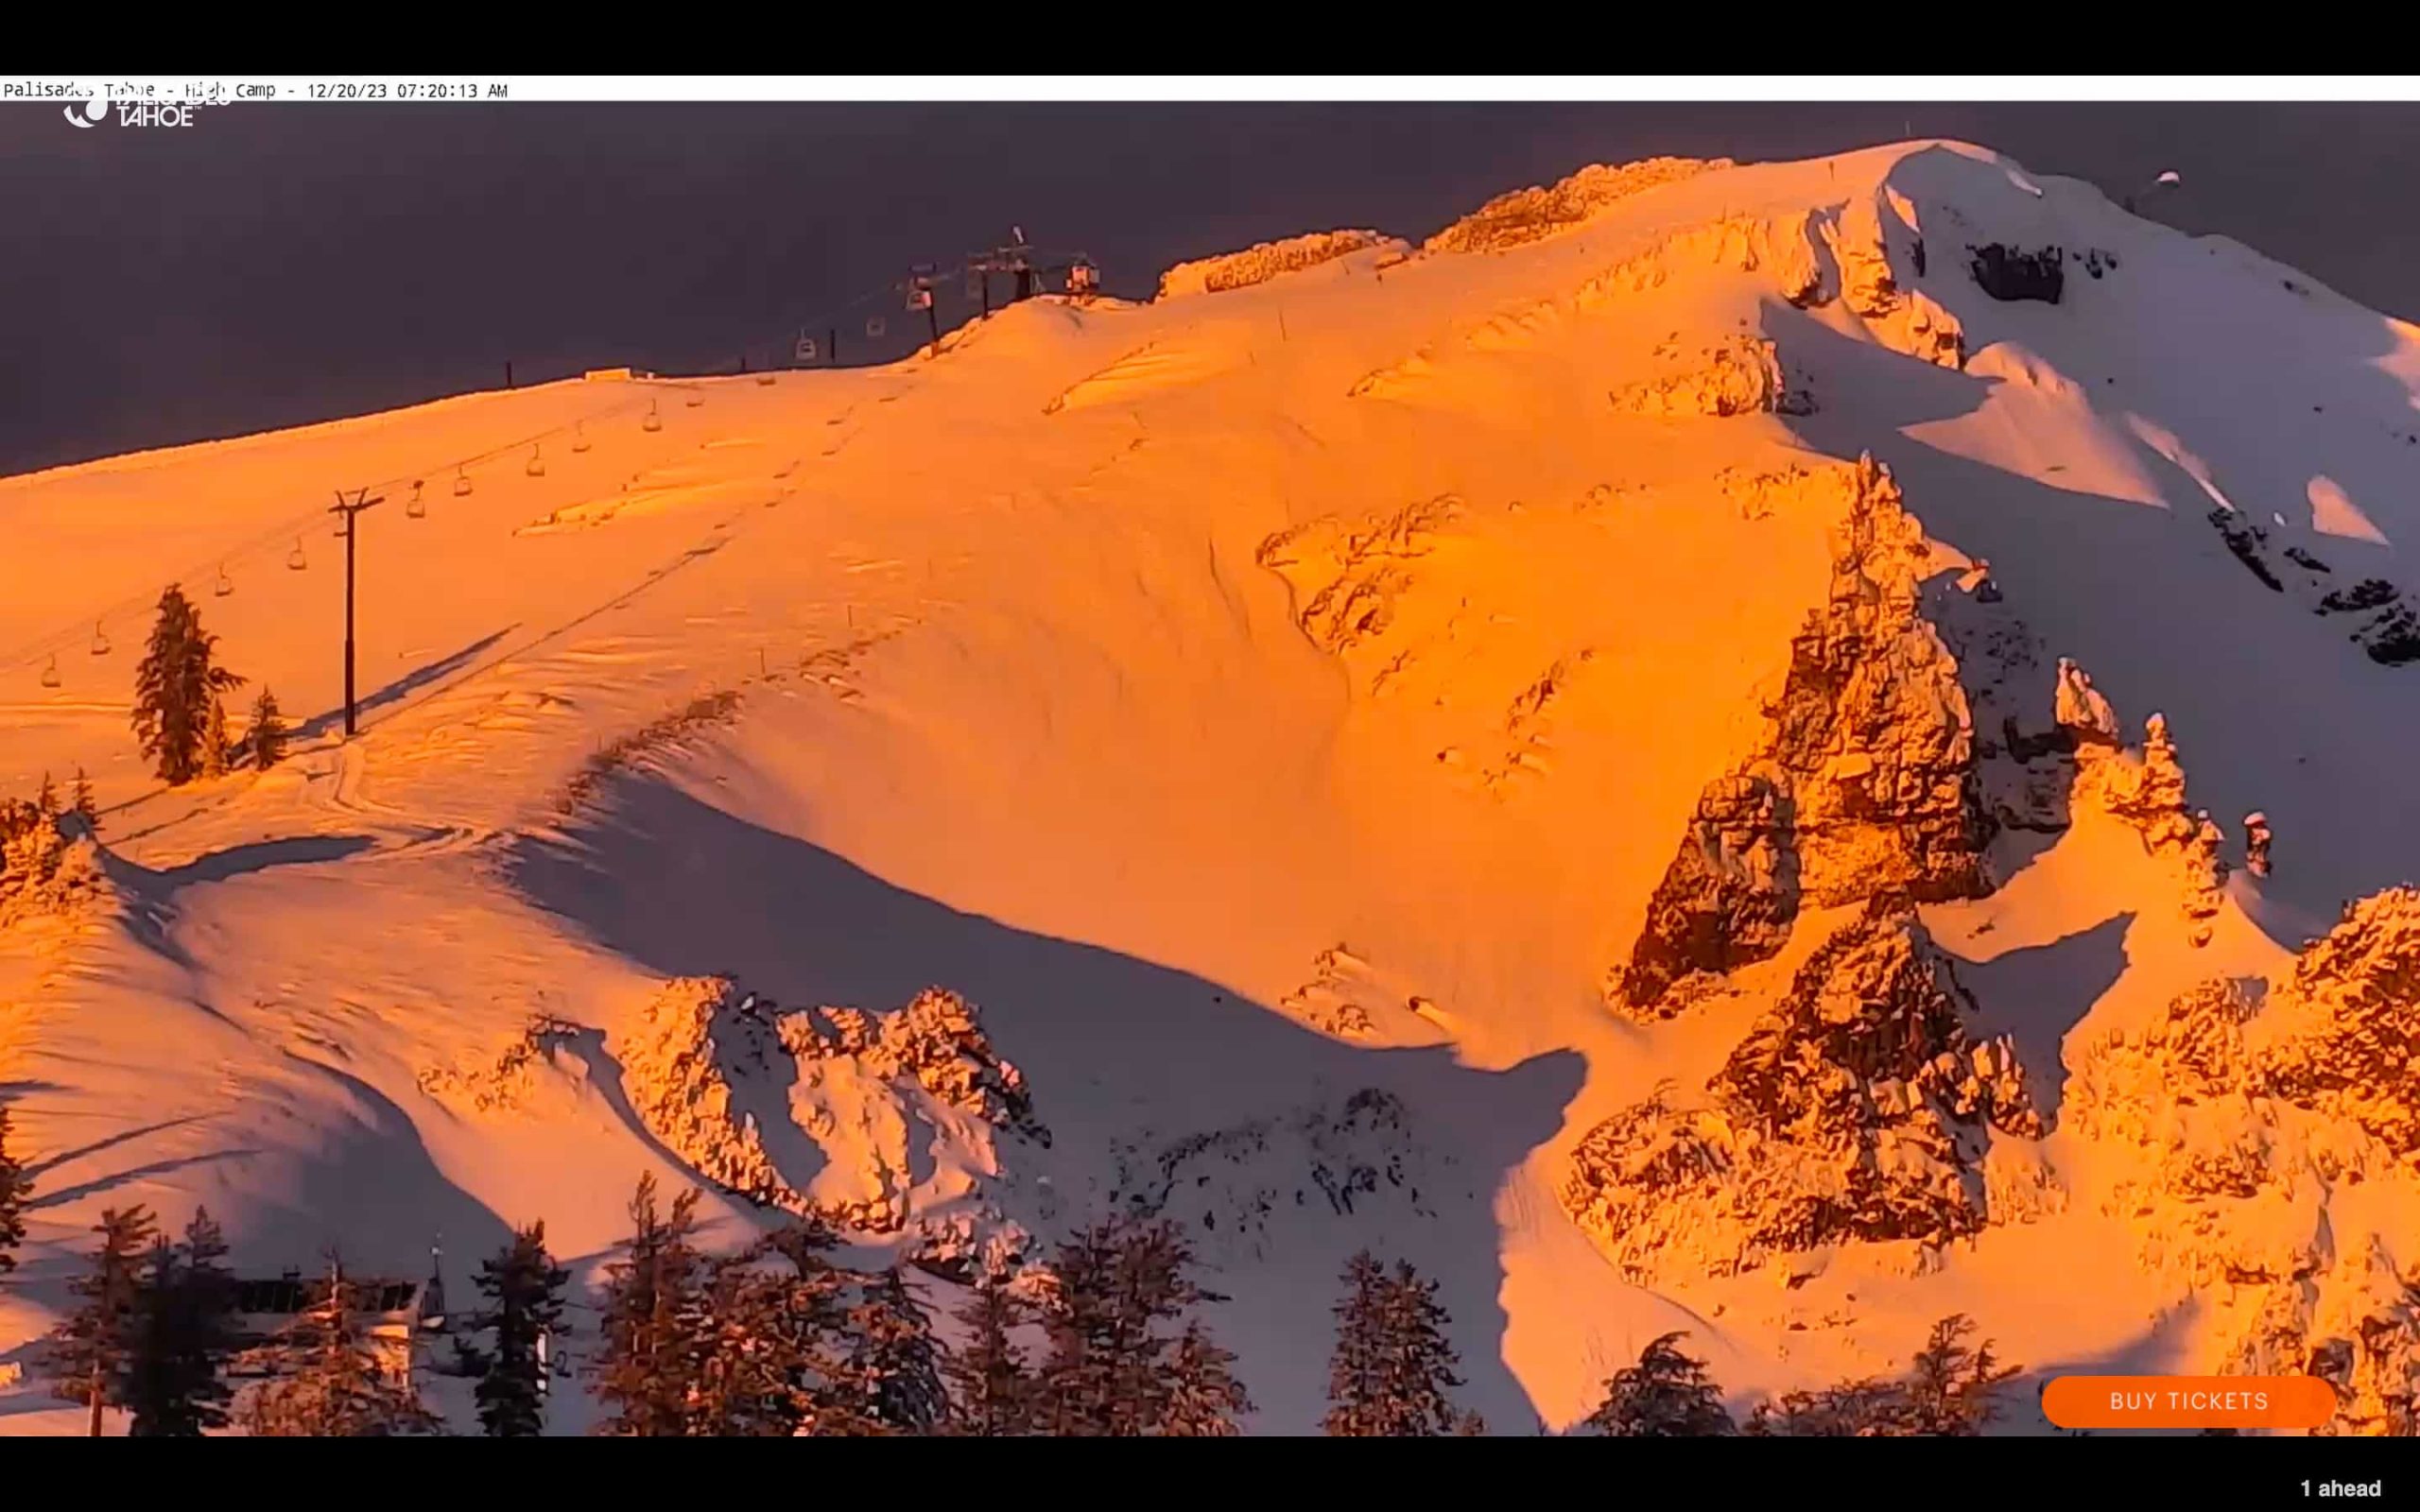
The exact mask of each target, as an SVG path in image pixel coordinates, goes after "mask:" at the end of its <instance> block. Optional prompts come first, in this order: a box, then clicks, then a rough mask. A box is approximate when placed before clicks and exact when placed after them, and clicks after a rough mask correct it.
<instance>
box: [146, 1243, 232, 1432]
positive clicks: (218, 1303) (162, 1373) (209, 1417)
mask: <svg viewBox="0 0 2420 1512" xmlns="http://www.w3.org/2000/svg"><path fill="white" fill-rule="evenodd" d="M226 1258H227V1241H226V1238H225V1237H224V1235H222V1234H221V1233H220V1231H219V1229H218V1225H217V1224H216V1223H215V1222H213V1221H212V1219H211V1216H210V1210H209V1209H207V1208H199V1209H196V1210H195V1211H194V1215H193V1218H192V1220H191V1221H190V1222H188V1223H187V1224H186V1225H185V1232H184V1239H183V1241H182V1243H181V1244H178V1245H175V1246H171V1245H170V1244H169V1243H168V1241H167V1237H166V1236H165V1235H162V1236H160V1238H159V1239H158V1240H157V1241H156V1242H155V1243H154V1244H153V1246H152V1249H151V1255H150V1261H149V1264H148V1267H147V1269H146V1271H145V1274H144V1277H143V1295H142V1300H141V1321H140V1328H139V1333H138V1342H137V1346H136V1349H135V1359H134V1364H133V1368H132V1383H131V1388H130V1403H129V1410H130V1412H131V1413H132V1415H133V1421H132V1423H131V1424H130V1426H129V1428H128V1430H127V1431H128V1433H129V1434H130V1435H132V1436H134V1437H137V1438H198V1437H199V1436H201V1435H202V1433H203V1432H204V1430H207V1429H211V1428H223V1427H225V1426H226V1425H227V1422H228V1413H227V1403H228V1400H229V1397H230V1395H231V1393H230V1392H229V1390H228V1386H227V1382H226V1379H225V1376H224V1371H225V1369H226V1365H227V1361H228V1359H229V1358H230V1357H231V1356H232V1355H233V1353H234V1349H235V1342H236V1341H235V1335H234V1328H233V1315H234V1311H235V1281H234V1278H233V1276H231V1275H229V1274H228V1271H227V1267H226V1264H225V1261H226Z"/></svg>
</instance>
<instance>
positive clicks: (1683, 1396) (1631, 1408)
mask: <svg viewBox="0 0 2420 1512" xmlns="http://www.w3.org/2000/svg"><path fill="white" fill-rule="evenodd" d="M1974 1332H1975V1324H1974V1320H1973V1319H1971V1318H1969V1317H1967V1316H1966V1315H1965V1314H1962V1313H1953V1314H1950V1315H1949V1316H1947V1317H1945V1318H1943V1319H1942V1320H1941V1321H1940V1322H1938V1323H1936V1324H1934V1325H1933V1327H1932V1332H1931V1334H1930V1336H1929V1337H1927V1340H1926V1341H1925V1347H1924V1349H1921V1350H1919V1351H1918V1352H1917V1354H1916V1357H1915V1360H1914V1362H1913V1365H1912V1366H1911V1367H1910V1370H1909V1372H1908V1374H1906V1375H1905V1376H1896V1377H1893V1376H1876V1377H1870V1378H1867V1379H1864V1380H1859V1381H1846V1382H1841V1383H1839V1384H1837V1385H1830V1386H1825V1387H1824V1388H1822V1389H1820V1390H1816V1391H1792V1392H1788V1393H1785V1394H1784V1395H1782V1396H1780V1397H1777V1398H1774V1399H1773V1400H1770V1401H1765V1402H1762V1403H1759V1404H1758V1405H1757V1407H1756V1409H1755V1412H1754V1413H1752V1414H1750V1415H1749V1417H1748V1421H1747V1423H1746V1425H1745V1426H1744V1427H1742V1426H1741V1425H1739V1424H1737V1423H1735V1422H1734V1421H1733V1419H1732V1417H1731V1415H1730V1413H1729V1412H1728V1411H1726V1410H1725V1409H1724V1407H1723V1404H1722V1390H1721V1388H1720V1386H1718V1385H1716V1384H1715V1383H1714V1382H1713V1381H1712V1380H1711V1379H1710V1378H1709V1377H1708V1376H1707V1375H1706V1373H1705V1362H1704V1361H1703V1360H1693V1359H1691V1358H1689V1357H1688V1356H1687V1355H1686V1354H1684V1353H1683V1352H1682V1351H1681V1349H1680V1348H1679V1345H1680V1340H1681V1337H1682V1335H1680V1334H1678V1333H1667V1334H1665V1335H1664V1336H1663V1337H1661V1338H1659V1339H1656V1340H1654V1341H1653V1342H1652V1343H1651V1344H1649V1345H1648V1346H1647V1348H1646V1349H1643V1350H1641V1351H1640V1353H1639V1357H1638V1364H1636V1365H1635V1366H1625V1367H1623V1368H1622V1369H1620V1370H1617V1371H1616V1372H1614V1374H1613V1377H1612V1378H1611V1379H1610V1380H1608V1381H1607V1382H1606V1383H1605V1400H1603V1402H1601V1403H1600V1404H1599V1406H1598V1408H1597V1410H1596V1411H1595V1412H1593V1413H1591V1414H1590V1415H1589V1417H1588V1426H1589V1427H1590V1428H1592V1429H1594V1430H1595V1431H1596V1432H1598V1433H1599V1434H1603V1435H1608V1436H1612V1437H1626V1438H1651V1437H1662V1438H1676V1437H1693V1438H1703V1437H1716V1436H1723V1435H1731V1434H1739V1433H1744V1434H1748V1435H1755V1436H1758V1437H1777V1438H1922V1437H1957V1438H1964V1437H1972V1436H1974V1435H1978V1434H1980V1433H1981V1432H1982V1431H1983V1425H1984V1424H1986V1423H1988V1422H1989V1421H1991V1419H1992V1417H1994V1415H1995V1413H1996V1412H1997V1396H1998V1393H1999V1390H2000V1387H2001V1385H2002V1384H2003V1383H2006V1382H2007V1380H2008V1379H2009V1378H2010V1377H2011V1376H2014V1375H2015V1374H2016V1372H2017V1367H2016V1366H2010V1365H2003V1364H2001V1363H2000V1362H1999V1360H1998V1359H1997V1357H1996V1356H1995V1355H1994V1353H1993V1351H1992V1346H1991V1343H1990V1341H1989V1340H1986V1341H1984V1342H1983V1343H1982V1344H1979V1345H1975V1346H1971V1347H1970V1346H1969V1345H1968V1343H1967V1340H1968V1339H1969V1338H1970V1337H1971V1336H1972V1335H1973V1334H1974Z"/></svg>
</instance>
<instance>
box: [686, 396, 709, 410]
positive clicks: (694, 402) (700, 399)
mask: <svg viewBox="0 0 2420 1512" xmlns="http://www.w3.org/2000/svg"><path fill="white" fill-rule="evenodd" d="M705 402H706V396H705V395H703V394H691V395H690V396H689V397H688V398H686V399H684V400H683V401H682V403H683V404H686V405H688V406H689V407H690V408H691V409H695V408H697V407H698V406H699V405H700V404H704V403H705Z"/></svg>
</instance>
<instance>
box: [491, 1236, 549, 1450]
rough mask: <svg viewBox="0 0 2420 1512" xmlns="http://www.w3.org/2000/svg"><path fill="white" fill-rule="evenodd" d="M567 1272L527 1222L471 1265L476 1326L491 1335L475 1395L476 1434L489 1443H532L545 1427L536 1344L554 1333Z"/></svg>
mask: <svg viewBox="0 0 2420 1512" xmlns="http://www.w3.org/2000/svg"><path fill="white" fill-rule="evenodd" d="M570 1281H571V1272H570V1271H569V1270H567V1269H565V1268H564V1267H562V1266H561V1265H558V1264H556V1263H555V1258H554V1256H552V1255H550V1254H548V1253H547V1252H546V1226H545V1225H544V1223H533V1224H531V1225H530V1226H529V1227H528V1228H527V1229H521V1230H520V1231H518V1232H516V1233H515V1234H514V1235H513V1236H512V1242H511V1243H510V1244H508V1245H506V1246H504V1247H503V1248H502V1249H500V1250H498V1251H497V1252H496V1253H495V1255H494V1257H493V1258H492V1259H490V1260H488V1261H486V1262H484V1263H481V1265H480V1266H479V1278H478V1285H479V1293H480V1295H481V1296H483V1297H486V1298H487V1301H488V1306H487V1310H486V1311H485V1312H483V1313H481V1314H479V1316H478V1319H477V1326H478V1327H480V1328H481V1329H484V1330H487V1331H488V1332H491V1333H493V1335H494V1345H495V1348H494V1350H493V1353H491V1354H490V1355H489V1356H488V1366H487V1373H486V1374H485V1375H483V1376H481V1377H480V1379H479V1383H478V1386H477V1387H476V1389H475V1396H476V1397H477V1399H478V1403H479V1427H480V1429H481V1430H482V1431H483V1432H485V1433H486V1434H487V1435H488V1436H490V1437H492V1438H534V1437H536V1436H537V1435H539V1433H541V1432H542V1431H543V1430H544V1427H545V1421H546V1384H545V1380H544V1374H543V1372H544V1369H545V1364H544V1361H543V1360H541V1359H540V1358H539V1354H538V1341H539V1339H540V1338H542V1337H544V1335H546V1334H548V1333H551V1332H557V1331H559V1330H560V1329H561V1328H562V1318H563V1288H564V1287H565V1286H566V1285H568V1284H569V1283H570Z"/></svg>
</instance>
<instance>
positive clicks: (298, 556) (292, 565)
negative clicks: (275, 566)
mask: <svg viewBox="0 0 2420 1512" xmlns="http://www.w3.org/2000/svg"><path fill="white" fill-rule="evenodd" d="M310 565H311V561H310V558H307V557H305V556H303V555H302V537H301V536H297V537H295V538H294V549H293V550H292V551H289V552H287V553H286V554H285V566H286V569H287V570H288V571H289V572H298V573H299V572H301V571H302V570H303V569H304V568H306V567H309V566H310Z"/></svg>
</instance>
